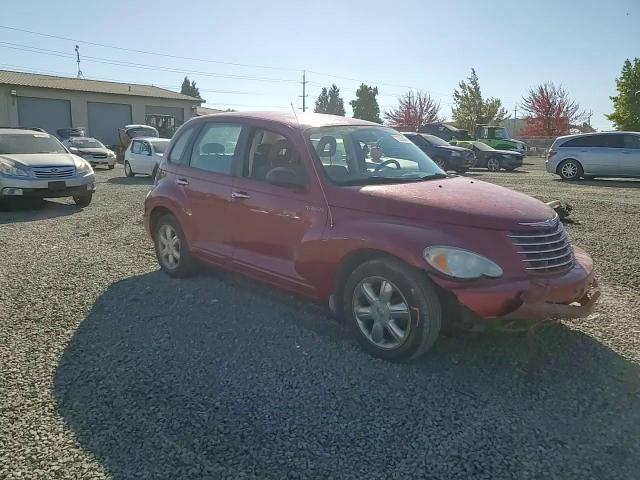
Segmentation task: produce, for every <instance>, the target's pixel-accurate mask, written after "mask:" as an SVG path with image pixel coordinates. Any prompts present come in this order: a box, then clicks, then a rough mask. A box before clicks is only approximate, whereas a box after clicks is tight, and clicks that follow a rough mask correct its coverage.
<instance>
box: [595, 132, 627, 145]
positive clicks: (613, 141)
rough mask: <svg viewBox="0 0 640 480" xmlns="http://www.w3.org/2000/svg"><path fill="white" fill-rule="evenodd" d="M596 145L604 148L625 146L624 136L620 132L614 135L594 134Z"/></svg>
mask: <svg viewBox="0 0 640 480" xmlns="http://www.w3.org/2000/svg"><path fill="white" fill-rule="evenodd" d="M594 138H595V139H596V140H595V145H594V146H596V147H603V148H623V147H624V137H623V136H622V135H619V134H613V135H594Z"/></svg>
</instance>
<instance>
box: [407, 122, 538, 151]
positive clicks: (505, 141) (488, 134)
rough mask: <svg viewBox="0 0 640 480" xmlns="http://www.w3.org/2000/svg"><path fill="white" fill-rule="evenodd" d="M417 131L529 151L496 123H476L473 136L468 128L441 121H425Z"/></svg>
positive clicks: (444, 138)
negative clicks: (456, 126)
mask: <svg viewBox="0 0 640 480" xmlns="http://www.w3.org/2000/svg"><path fill="white" fill-rule="evenodd" d="M418 132H420V133H429V134H431V135H435V136H436V137H438V138H442V139H443V140H446V141H447V142H452V141H460V140H468V141H474V140H477V141H479V142H482V143H486V144H487V145H489V146H490V147H492V148H495V149H496V150H510V151H515V152H518V153H520V154H522V156H525V155H526V154H527V152H528V151H529V146H528V145H527V144H526V143H524V142H521V141H520V140H516V139H514V138H511V136H510V135H509V132H508V130H507V129H506V128H505V127H500V126H497V125H484V124H479V125H476V130H475V132H474V133H473V137H472V136H470V135H469V131H468V130H465V129H462V128H455V127H454V126H452V125H448V124H446V123H441V122H438V123H426V124H424V125H422V126H421V127H420V128H419V129H418Z"/></svg>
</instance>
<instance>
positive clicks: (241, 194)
mask: <svg viewBox="0 0 640 480" xmlns="http://www.w3.org/2000/svg"><path fill="white" fill-rule="evenodd" d="M231 198H234V199H238V200H244V199H246V198H249V194H248V193H246V192H231Z"/></svg>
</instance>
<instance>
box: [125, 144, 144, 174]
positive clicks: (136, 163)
mask: <svg viewBox="0 0 640 480" xmlns="http://www.w3.org/2000/svg"><path fill="white" fill-rule="evenodd" d="M140 149H141V142H140V140H132V141H131V145H129V148H128V149H127V153H126V154H125V160H127V161H128V162H129V165H131V170H133V171H134V172H135V173H142V167H141V165H140V158H139V157H140Z"/></svg>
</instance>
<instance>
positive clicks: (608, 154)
mask: <svg viewBox="0 0 640 480" xmlns="http://www.w3.org/2000/svg"><path fill="white" fill-rule="evenodd" d="M565 146H567V147H570V148H572V149H574V151H575V155H573V156H575V157H577V160H578V161H579V162H580V163H581V164H582V168H583V169H584V173H585V174H587V175H619V174H620V157H621V156H622V155H621V153H622V147H623V138H622V136H621V135H618V134H599V135H585V136H584V137H578V138H575V139H573V140H570V141H568V142H567V143H565V144H564V145H562V147H565ZM565 156H566V155H565Z"/></svg>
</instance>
